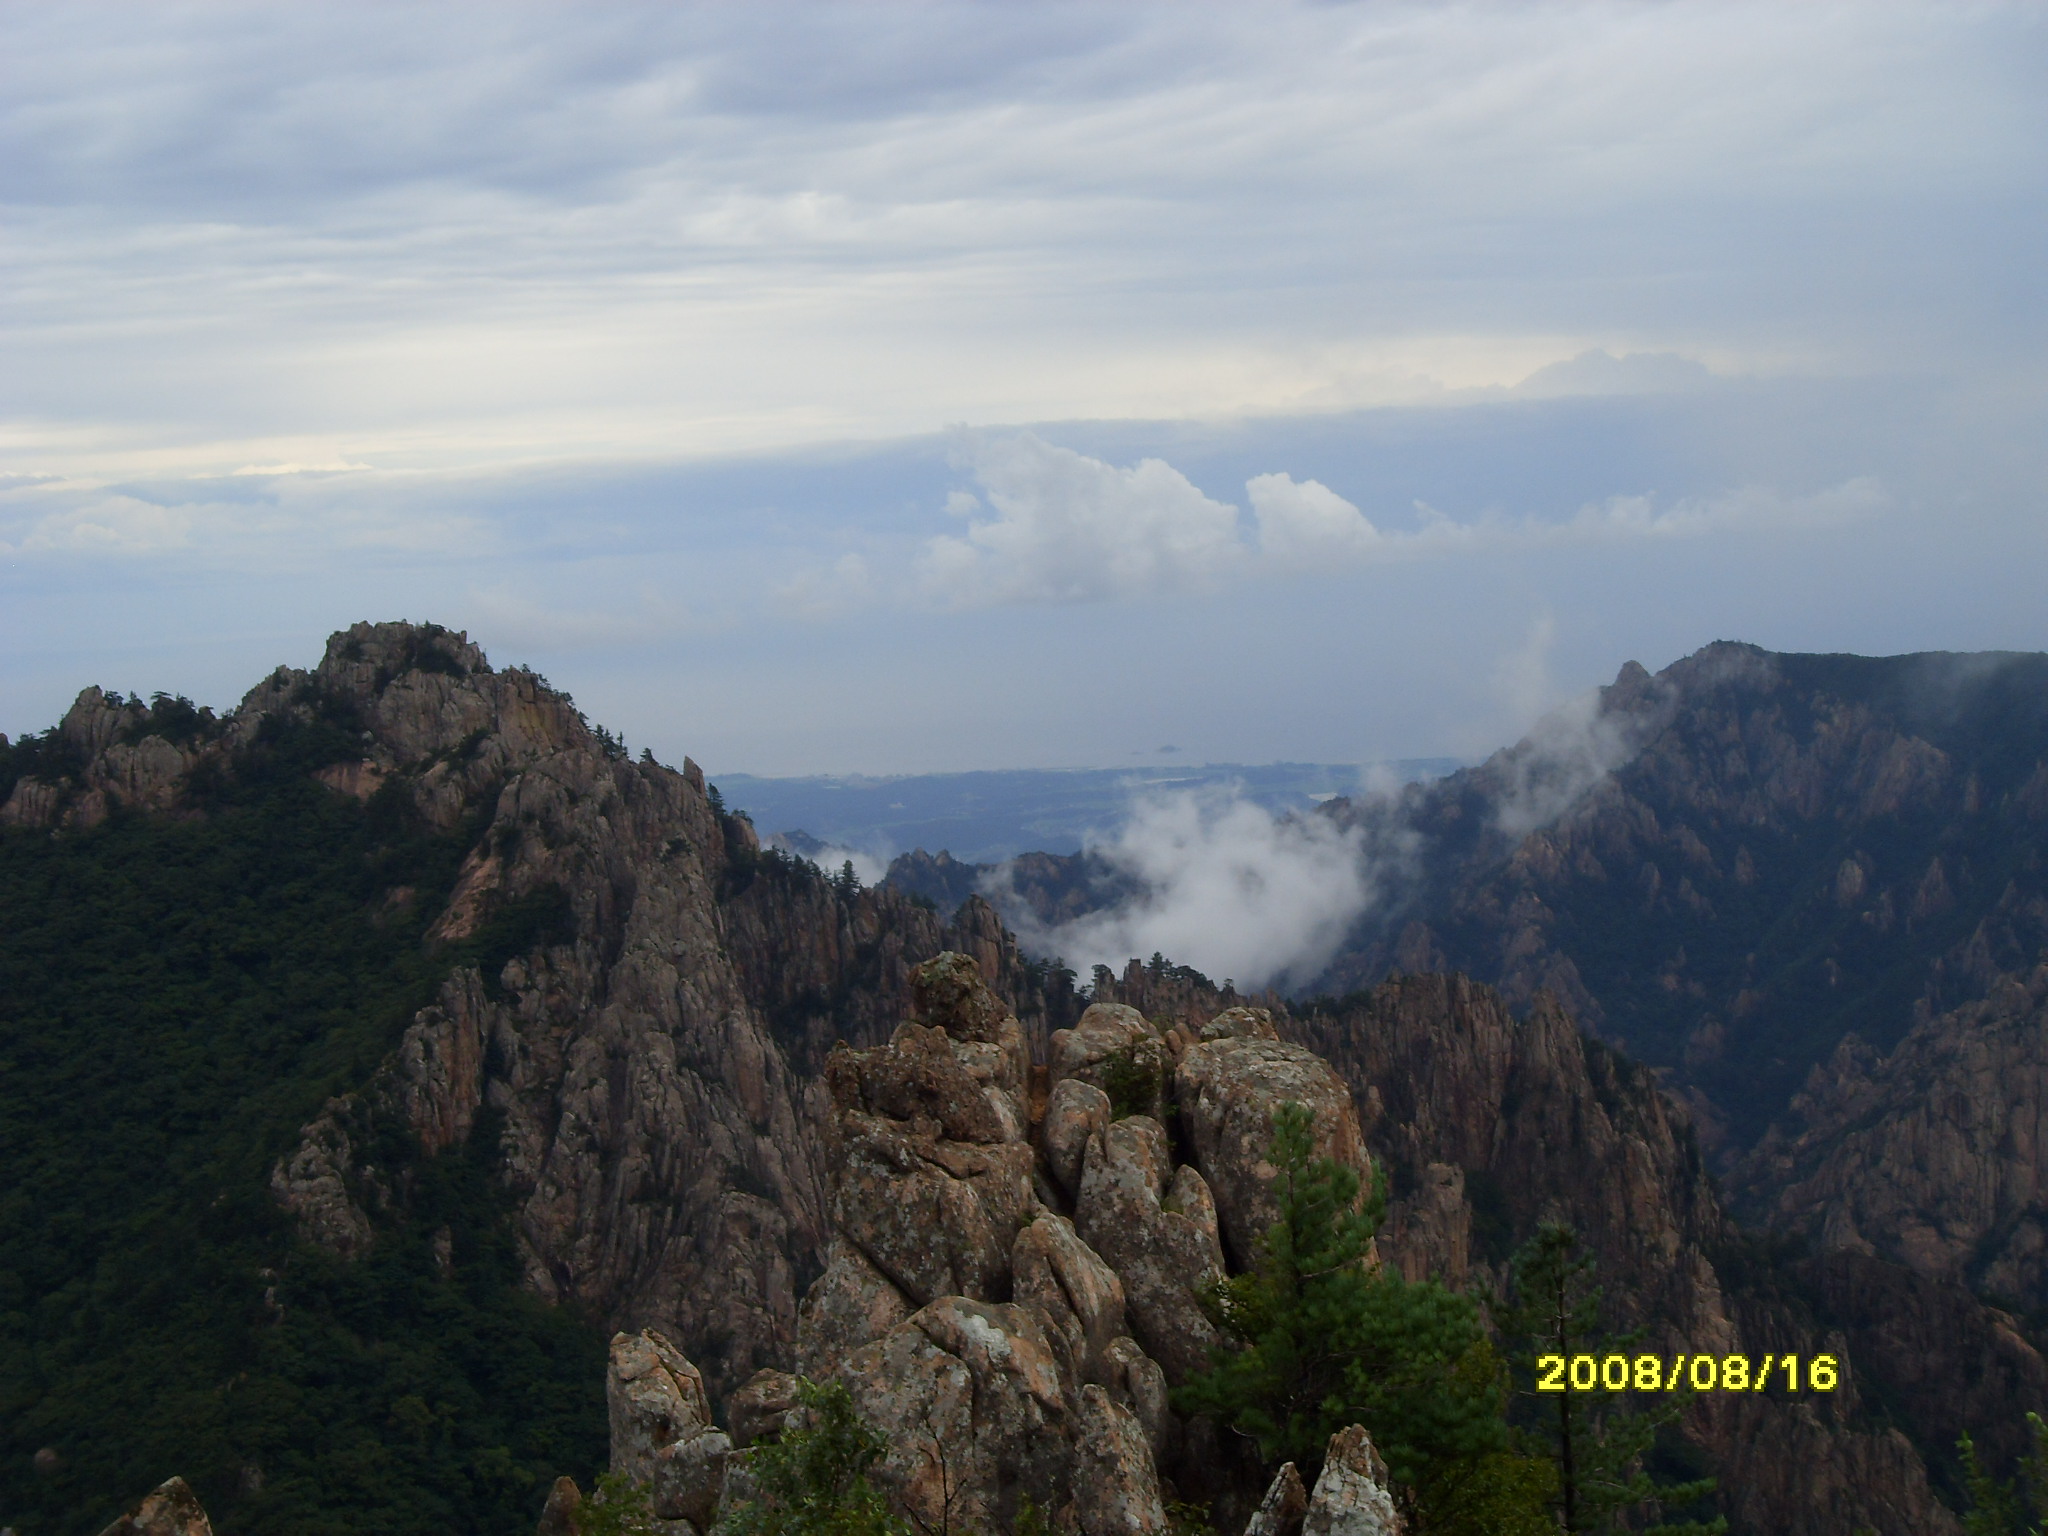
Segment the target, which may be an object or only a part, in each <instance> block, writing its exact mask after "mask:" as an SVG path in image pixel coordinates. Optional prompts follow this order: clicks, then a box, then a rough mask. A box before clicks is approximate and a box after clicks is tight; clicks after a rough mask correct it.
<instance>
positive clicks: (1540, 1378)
mask: <svg viewBox="0 0 2048 1536" xmlns="http://www.w3.org/2000/svg"><path fill="white" fill-rule="evenodd" d="M1802 1371H1803V1373H1804V1387H1803V1390H1805V1391H1808V1392H1832V1391H1834V1390H1835V1388H1836V1387H1837V1386H1838V1385H1840V1383H1841V1379H1842V1367H1841V1362H1840V1361H1839V1360H1837V1359H1836V1358H1835V1357H1834V1356H1833V1355H1807V1356H1805V1357H1804V1358H1802V1357H1801V1356H1799V1355H1765V1356H1763V1357H1762V1359H1760V1360H1752V1359H1751V1358H1750V1357H1749V1356H1748V1355H1674V1356H1672V1357H1671V1359H1669V1360H1668V1361H1667V1360H1666V1359H1665V1358H1664V1357H1663V1356H1662V1355H1571V1356H1565V1355H1538V1356H1537V1357H1536V1390H1537V1391H1538V1392H1678V1391H1683V1390H1690V1391H1694V1392H1761V1391H1763V1389H1764V1388H1765V1386H1766V1385H1769V1384H1771V1383H1772V1382H1773V1380H1775V1382H1776V1384H1777V1386H1778V1387H1779V1389H1780V1390H1781V1391H1785V1392H1798V1391H1800V1390H1802V1385H1801V1376H1802Z"/></svg>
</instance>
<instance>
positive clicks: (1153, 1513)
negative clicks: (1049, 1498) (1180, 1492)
mask: <svg viewBox="0 0 2048 1536" xmlns="http://www.w3.org/2000/svg"><path fill="white" fill-rule="evenodd" d="M1073 1488H1074V1505H1075V1511H1074V1512H1075V1516H1076V1518H1077V1520H1078V1521H1079V1524H1080V1527H1081V1529H1082V1531H1083V1532H1085V1533H1086V1536H1150V1533H1152V1532H1155V1531H1163V1530H1165V1529H1166V1508H1165V1505H1164V1503H1163V1502H1162V1501H1161V1499H1160V1495H1159V1479H1158V1476H1157V1474H1156V1472H1155V1471H1154V1463H1153V1459H1152V1447H1151V1444H1150V1442H1149V1441H1148V1439H1147V1437H1146V1434H1145V1429H1144V1426H1143V1425H1142V1424H1140V1423H1139V1421H1138V1418H1137V1416H1136V1415H1135V1414H1133V1413H1132V1412H1131V1410H1130V1409H1129V1408H1127V1407H1125V1406H1124V1405H1123V1404H1122V1403H1120V1402H1118V1401H1117V1400H1116V1399H1115V1397H1113V1396H1112V1395H1111V1394H1110V1393H1109V1392H1108V1390H1106V1389H1105V1388H1103V1387H1099V1386H1096V1385H1095V1384H1093V1383H1092V1382H1091V1383H1090V1384H1088V1385H1087V1386H1084V1387H1082V1388H1081V1390H1080V1392H1079V1393H1078V1394H1077V1399H1076V1402H1075V1405H1074V1483H1073Z"/></svg>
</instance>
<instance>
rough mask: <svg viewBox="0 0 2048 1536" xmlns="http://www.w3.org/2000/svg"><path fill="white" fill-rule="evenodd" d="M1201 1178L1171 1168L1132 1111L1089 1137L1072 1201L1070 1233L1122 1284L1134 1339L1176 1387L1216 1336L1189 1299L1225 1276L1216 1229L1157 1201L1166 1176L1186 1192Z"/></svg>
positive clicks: (1205, 1359) (1199, 1365) (1148, 1121)
mask: <svg viewBox="0 0 2048 1536" xmlns="http://www.w3.org/2000/svg"><path fill="white" fill-rule="evenodd" d="M1200 1179H1201V1175H1200V1174H1199V1173H1196V1172H1195V1170H1194V1169H1192V1168H1186V1167H1184V1168H1182V1169H1181V1170H1180V1171H1179V1173H1178V1174H1175V1173H1174V1172H1173V1164H1172V1160H1171V1158H1170V1156H1169V1155H1168V1149H1167V1139H1166V1131H1165V1129H1164V1128H1163V1127H1162V1126H1161V1125H1160V1124H1159V1122H1158V1121H1156V1120H1154V1119H1152V1118H1150V1117H1149V1116H1146V1115H1133V1116H1131V1117H1129V1118H1128V1119H1124V1120H1119V1121H1117V1122H1116V1123H1115V1124H1114V1125H1112V1126H1110V1128H1109V1130H1108V1132H1107V1133H1106V1134H1103V1135H1099V1136H1096V1137H1093V1138H1092V1139H1091V1140H1090V1141H1089V1143H1088V1151H1087V1157H1086V1161H1085V1163H1084V1166H1083V1168H1082V1172H1081V1186H1080V1192H1079V1194H1078V1196H1077V1197H1076V1199H1075V1202H1074V1227H1075V1230H1076V1231H1077V1232H1078V1233H1079V1234H1080V1236H1081V1239H1082V1241H1083V1242H1085V1243H1087V1244H1088V1246H1089V1247H1090V1248H1092V1249H1094V1250H1095V1252H1097V1253H1099V1254H1101V1255H1102V1257H1103V1258H1104V1259H1105V1260H1106V1261H1107V1262H1108V1264H1109V1266H1110V1268H1112V1269H1114V1270H1115V1271H1116V1273H1117V1275H1118V1277H1119V1278H1120V1279H1121V1280H1122V1281H1123V1287H1124V1309H1125V1312H1126V1313H1127V1315H1128V1316H1129V1318H1130V1323H1131V1330H1132V1333H1133V1335H1134V1336H1135V1337H1136V1339H1137V1340H1138V1342H1139V1343H1140V1344H1142V1345H1143V1346H1144V1348H1145V1352H1146V1353H1147V1354H1149V1355H1150V1356H1151V1357H1152V1358H1153V1359H1155V1360H1157V1361H1158V1362H1159V1364H1160V1365H1161V1366H1162V1367H1164V1368H1165V1371H1166V1375H1167V1378H1168V1379H1169V1380H1171V1381H1172V1382H1174V1383H1175V1384H1176V1385H1178V1384H1179V1383H1180V1382H1182V1381H1184V1380H1186V1379H1187V1376H1188V1374H1189V1373H1190V1372H1191V1371H1195V1370H1199V1369H1203V1368H1205V1367H1206V1366H1207V1365H1208V1363H1209V1353H1210V1351H1211V1350H1212V1349H1213V1348H1214V1347H1215V1346H1216V1345H1217V1344H1218V1343H1219V1342H1220V1339H1219V1338H1218V1336H1217V1333H1216V1328H1215V1325H1214V1324H1213V1323H1211V1322H1210V1321H1209V1319H1208V1317H1207V1315H1206V1314H1204V1312H1203V1311H1202V1308H1201V1304H1200V1302H1199V1301H1198V1300H1197V1299H1196V1298H1197V1297H1198V1296H1199V1295H1200V1293H1201V1289H1202V1287H1204V1286H1206V1285H1208V1284H1210V1283H1212V1282H1214V1281H1215V1280H1218V1279H1220V1278H1221V1277H1222V1275H1223V1273H1224V1270H1223V1253H1222V1250H1221V1248H1220V1247H1219V1246H1218V1244H1217V1240H1216V1232H1215V1228H1214V1227H1213V1226H1209V1227H1206V1228H1205V1227H1204V1225H1203V1224H1202V1222H1201V1221H1200V1220H1199V1218H1198V1217H1193V1216H1188V1215H1184V1214H1182V1213H1181V1212H1180V1211H1177V1210H1172V1209H1169V1208H1168V1206H1167V1204H1166V1195H1167V1192H1168V1189H1169V1187H1170V1185H1169V1180H1172V1181H1174V1182H1175V1184H1176V1185H1177V1186H1178V1187H1180V1188H1181V1189H1183V1190H1184V1191H1187V1192H1188V1194H1189V1195H1192V1194H1193V1192H1194V1191H1195V1189H1196V1187H1197V1186H1198V1184H1199V1181H1200ZM1185 1198H1187V1197H1186V1196H1184V1199H1185ZM1189 1203H1194V1204H1200V1203H1201V1202H1200V1200H1198V1199H1193V1200H1189Z"/></svg>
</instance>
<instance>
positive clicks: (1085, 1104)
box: [1039, 1077, 1111, 1196]
mask: <svg viewBox="0 0 2048 1536" xmlns="http://www.w3.org/2000/svg"><path fill="white" fill-rule="evenodd" d="M1110 1118H1111V1116H1110V1106H1109V1095H1108V1094H1106V1093H1104V1092H1103V1091H1102V1090H1101V1089H1100V1088H1098V1087H1096V1086H1095V1085H1094V1084H1093V1083H1090V1082H1086V1081H1084V1080H1082V1079H1081V1078H1078V1077H1065V1078H1061V1079H1060V1081H1059V1082H1057V1083H1055V1084H1054V1085H1053V1089H1052V1092H1051V1094H1050V1095H1048V1096H1047V1099H1046V1105H1045V1121H1044V1124H1043V1125H1042V1126H1041V1127H1040V1132H1039V1137H1040V1143H1041V1145H1042V1146H1043V1147H1044V1149H1045V1162H1046V1166H1047V1167H1048V1168H1049V1169H1051V1171H1052V1176H1053V1178H1054V1179H1056V1180H1057V1181H1058V1183H1059V1187H1060V1188H1061V1189H1062V1190H1064V1191H1065V1192H1066V1193H1067V1194H1068V1195H1069V1196H1072V1195H1073V1193H1074V1191H1075V1190H1076V1189H1077V1188H1078V1187H1079V1185H1080V1183H1081V1164H1082V1161H1083V1159H1084V1158H1085V1157H1086V1156H1087V1153H1088V1142H1089V1140H1090V1139H1091V1138H1092V1137H1095V1136H1100V1135H1104V1134H1106V1133H1107V1132H1108V1130H1109V1123H1110Z"/></svg>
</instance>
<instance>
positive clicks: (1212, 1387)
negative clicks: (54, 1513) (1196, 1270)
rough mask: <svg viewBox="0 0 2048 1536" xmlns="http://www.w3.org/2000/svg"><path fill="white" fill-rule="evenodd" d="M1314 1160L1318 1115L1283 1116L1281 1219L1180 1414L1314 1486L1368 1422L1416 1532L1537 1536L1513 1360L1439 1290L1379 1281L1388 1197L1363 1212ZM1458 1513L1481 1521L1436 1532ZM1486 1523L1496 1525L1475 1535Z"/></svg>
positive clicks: (1344, 1176) (1186, 1389) (1225, 1286)
mask: <svg viewBox="0 0 2048 1536" xmlns="http://www.w3.org/2000/svg"><path fill="white" fill-rule="evenodd" d="M1314 1146H1315V1143H1314V1122H1313V1119H1312V1117H1311V1116H1310V1113H1309V1111H1308V1109H1307V1108H1306V1107H1304V1106H1303V1105H1300V1104H1287V1105H1283V1106H1282V1107H1281V1108H1280V1109H1279V1110H1278V1111H1277V1112H1276V1113H1275V1114H1274V1116H1273V1142H1272V1147H1271V1150H1270V1151H1269V1152H1268V1154H1267V1160H1268V1161H1269V1162H1270V1163H1271V1164H1272V1166H1273V1167H1274V1168H1275V1169H1276V1170H1277V1176H1276V1177H1275V1179H1274V1182H1273V1186H1272V1188H1273V1194H1274V1197H1275V1200H1276V1202H1277V1203H1278V1205H1279V1213H1280V1214H1279V1220H1278V1221H1276V1222H1275V1223H1274V1224H1273V1226H1272V1228H1271V1229H1270V1230H1269V1231H1268V1232H1267V1233H1266V1235H1265V1238H1264V1239H1263V1241H1262V1243H1261V1251H1260V1256H1259V1262H1258V1265H1257V1267H1256V1268H1255V1269H1254V1270H1253V1271H1252V1272H1251V1273H1250V1274H1246V1275H1239V1276H1236V1277H1234V1278H1232V1279H1230V1280H1227V1281H1224V1282H1223V1283H1222V1284H1220V1285H1219V1286H1217V1287H1216V1289H1215V1291H1214V1292H1213V1293H1212V1296H1211V1305H1212V1313H1213V1316H1214V1317H1215V1319H1216V1321H1217V1323H1218V1324H1219V1326H1220V1327H1221V1328H1222V1330H1223V1332H1224V1334H1225V1335H1226V1337H1227V1338H1228V1340H1229V1341H1230V1342H1229V1344H1228V1346H1227V1347H1225V1348H1223V1349H1221V1350H1219V1351H1218V1352H1217V1355H1216V1357H1215V1359H1214V1361H1213V1362H1212V1364H1211V1367H1210V1369H1209V1370H1208V1371H1206V1372H1202V1373H1198V1374H1196V1375H1195V1376H1193V1377H1191V1378H1190V1379H1189V1380H1188V1381H1187V1382H1186V1383H1185V1384H1184V1385H1183V1386H1182V1387H1181V1388H1180V1389H1179V1391H1178V1392H1177V1393H1176V1394H1175V1403H1176V1406H1178V1407H1179V1408H1180V1409H1181V1411H1183V1412H1186V1413H1196V1414H1206V1415H1208V1416H1210V1417H1212V1418H1214V1419H1215V1420H1216V1421H1217V1422H1219V1423H1221V1424H1224V1425H1227V1426H1228V1427H1230V1428H1232V1429H1234V1430H1236V1431H1237V1432H1238V1433H1240V1434H1242V1435H1245V1436H1247V1437H1248V1438H1249V1439H1251V1440H1252V1441H1253V1443H1254V1444H1256V1445H1257V1447H1258V1451H1259V1455H1260V1457H1261V1459H1262V1460H1264V1461H1265V1462H1266V1463H1267V1464H1268V1465H1269V1466H1277V1465H1278V1464H1279V1463H1280V1462H1282V1461H1293V1462H1295V1463H1296V1464H1297V1465H1299V1466H1300V1467H1301V1468H1302V1472H1303V1475H1304V1476H1305V1477H1309V1478H1313V1476H1314V1474H1315V1470H1316V1468H1318V1467H1319V1466H1320V1465H1321V1462H1322V1458H1323V1452H1324V1449H1325V1447H1326V1446H1327V1445H1328V1443H1329V1438H1330V1436H1331V1435H1332V1434H1333V1433H1335V1432H1336V1431H1337V1430H1339V1429H1341V1428H1343V1427H1344V1426H1345V1425H1347V1424H1363V1425H1364V1426H1365V1427H1366V1429H1367V1430H1369V1431H1370V1432H1371V1434H1372V1437H1373V1443H1374V1445H1376V1446H1377V1447H1378V1448H1379V1451H1380V1454H1381V1455H1382V1456H1383V1457H1385V1459H1386V1462H1387V1469H1388V1471H1389V1473H1390V1474H1391V1475H1392V1477H1393V1479H1394V1482H1395V1484H1396V1486H1397V1488H1398V1489H1399V1490H1400V1491H1401V1494H1402V1497H1403V1499H1404V1501H1405V1502H1406V1503H1407V1504H1408V1506H1409V1510H1410V1514H1411V1517H1412V1519H1413V1521H1414V1523H1415V1525H1416V1527H1417V1529H1418V1530H1428V1531H1432V1532H1434V1531H1454V1530H1466V1529H1469V1530H1480V1529H1485V1530H1489V1531H1500V1532H1503V1533H1509V1532H1514V1533H1519V1532H1521V1531H1524V1530H1535V1529H1538V1528H1539V1527H1538V1526H1537V1525H1535V1524H1533V1523H1531V1517H1532V1516H1533V1517H1540V1514H1541V1509H1542V1506H1541V1502H1540V1487H1539V1490H1538V1493H1537V1494H1536V1495H1535V1496H1534V1497H1532V1496H1531V1495H1530V1494H1529V1492H1528V1488H1529V1486H1530V1483H1531V1479H1530V1476H1529V1475H1528V1468H1527V1467H1526V1466H1524V1465H1522V1464H1521V1462H1520V1461H1519V1459H1518V1458H1516V1457H1514V1456H1512V1455H1511V1454H1509V1453H1508V1451H1507V1445H1506V1442H1507V1427H1506V1423H1505V1420H1504V1419H1503V1417H1502V1390H1501V1367H1500V1361H1499V1358H1498V1356H1497V1355H1496V1354H1495V1353H1494V1350H1493V1348H1492V1346H1491V1345H1490V1344H1489V1343H1488V1341H1487V1339H1486V1335H1485V1333H1484V1331H1483V1329H1482V1328H1481V1326H1480V1323H1479V1313H1478V1309H1477V1307H1476V1306H1474V1305H1473V1303H1472V1302H1471V1301H1470V1300H1468V1299H1467V1298H1465V1297H1462V1296H1458V1295H1454V1294H1453V1293H1452V1292H1450V1291H1448V1290H1446V1289H1445V1288H1444V1287H1443V1286H1442V1285H1441V1284H1439V1283H1437V1282H1435V1281H1422V1282H1418V1283H1414V1284H1410V1283H1409V1282H1407V1281H1405V1280H1403V1279H1402V1277H1401V1276H1400V1275H1399V1274H1397V1273H1395V1272H1394V1271H1393V1270H1391V1269H1387V1268H1377V1267H1375V1266H1374V1265H1373V1264H1372V1263H1371V1262H1370V1255H1371V1250H1372V1238H1373V1233H1374V1230H1375V1229H1376V1228H1377V1227H1378V1225H1379V1222H1380V1218H1381V1216H1382V1214H1383V1212H1384V1211H1385V1208H1386V1191H1385V1188H1384V1185H1383V1184H1381V1183H1380V1182H1378V1181H1375V1187H1374V1189H1373V1191H1372V1193H1371V1195H1370V1196H1369V1197H1368V1198H1366V1199H1364V1200H1362V1201H1361V1199H1360V1197H1359V1196H1360V1181H1359V1178H1358V1175H1357V1174H1356V1173H1355V1172H1354V1171H1352V1170H1351V1169H1349V1168H1347V1167H1345V1166H1344V1165H1343V1164H1341V1163H1339V1162H1337V1161H1336V1160H1335V1159H1333V1158H1319V1157H1316V1156H1315V1155H1314ZM1454 1495H1455V1498H1454ZM1439 1496H1441V1497H1439ZM1456 1502H1461V1503H1462V1505H1463V1506H1466V1507H1469V1508H1470V1509H1471V1510H1472V1511H1474V1512H1475V1514H1474V1517H1473V1520H1472V1521H1461V1520H1453V1519H1450V1518H1433V1513H1441V1511H1439V1510H1438V1506H1439V1505H1440V1504H1443V1505H1448V1504H1449V1503H1456ZM1517 1510H1519V1511H1520V1514H1519V1515H1518V1514H1517V1513H1516V1511H1517ZM1478 1511H1487V1512H1488V1513H1487V1514H1486V1516H1485V1518H1486V1520H1487V1521H1488V1523H1486V1524H1484V1525H1482V1524H1479V1523H1476V1522H1477V1521H1478V1519H1479V1515H1478V1514H1477V1513H1476V1512H1478Z"/></svg>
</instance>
